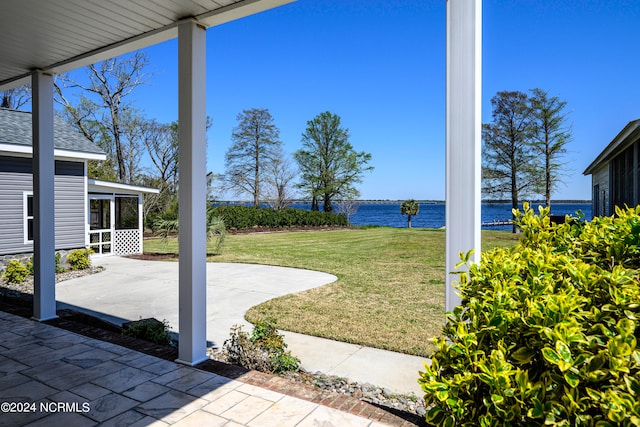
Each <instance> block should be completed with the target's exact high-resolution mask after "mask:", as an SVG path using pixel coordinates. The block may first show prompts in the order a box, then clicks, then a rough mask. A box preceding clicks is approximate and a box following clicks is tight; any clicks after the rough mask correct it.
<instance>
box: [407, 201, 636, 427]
mask: <svg viewBox="0 0 640 427" xmlns="http://www.w3.org/2000/svg"><path fill="white" fill-rule="evenodd" d="M516 215H517V224H518V226H519V227H520V229H521V230H522V231H523V236H524V238H523V239H522V242H521V243H520V244H519V245H517V246H516V247H514V248H512V249H510V250H507V249H502V248H497V249H494V250H493V251H491V252H489V253H486V254H483V256H482V259H481V261H480V263H479V264H473V265H469V273H468V274H466V273H463V274H461V275H460V281H459V284H458V289H459V292H460V295H461V297H462V305H461V306H459V307H456V308H455V310H454V311H453V313H447V320H448V323H447V324H446V326H445V328H444V336H445V337H446V338H439V339H436V340H435V343H436V346H437V350H436V351H435V353H434V354H433V356H432V363H431V365H430V366H426V365H425V372H421V374H420V379H419V382H420V383H421V386H422V389H423V390H424V391H425V393H426V395H425V401H426V404H427V408H428V412H427V415H426V419H427V422H428V423H430V424H432V425H450V426H453V425H456V426H471V425H480V426H535V425H557V426H574V425H576V426H578V425H579V426H582V425H584V426H618V425H621V426H639V425H640V405H638V401H639V400H640V349H639V348H638V347H637V344H638V340H639V339H640V325H639V318H640V285H639V283H640V207H638V208H636V209H626V210H622V209H618V210H617V212H616V216H615V217H610V218H596V219H594V220H593V221H591V222H583V221H581V220H579V219H575V218H567V221H566V222H565V223H564V224H559V225H556V224H552V223H551V221H550V219H549V210H548V209H541V210H540V215H539V216H536V215H535V214H534V213H533V211H532V210H531V209H529V207H528V206H526V205H525V208H524V213H520V212H517V214H516ZM467 259H468V258H467Z"/></svg>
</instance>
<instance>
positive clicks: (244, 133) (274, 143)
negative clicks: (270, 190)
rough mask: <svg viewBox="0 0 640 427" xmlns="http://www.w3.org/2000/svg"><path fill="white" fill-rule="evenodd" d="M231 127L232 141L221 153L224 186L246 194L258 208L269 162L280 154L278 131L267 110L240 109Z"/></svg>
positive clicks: (234, 191) (271, 162) (235, 192)
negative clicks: (223, 161) (224, 151)
mask: <svg viewBox="0 0 640 427" xmlns="http://www.w3.org/2000/svg"><path fill="white" fill-rule="evenodd" d="M237 120H238V126H236V127H235V128H234V129H233V133H232V134H231V140H232V141H233V144H232V145H231V147H229V149H228V150H227V153H226V156H225V168H226V173H225V179H226V183H227V188H228V189H229V190H231V191H232V192H233V193H234V194H236V195H239V194H243V193H247V194H250V195H251V196H252V197H253V206H254V207H256V208H257V207H259V206H260V201H261V198H262V196H263V195H264V194H263V193H264V190H263V188H262V184H263V183H264V181H265V179H266V177H265V175H266V173H267V170H268V168H269V165H271V164H273V162H274V161H276V159H277V157H278V155H279V154H280V153H281V150H280V147H281V146H282V142H281V141H280V139H279V138H280V131H279V130H278V128H277V127H276V125H275V124H274V123H273V117H272V116H271V113H269V110H268V109H260V108H253V109H250V110H243V111H242V113H240V114H238V116H237Z"/></svg>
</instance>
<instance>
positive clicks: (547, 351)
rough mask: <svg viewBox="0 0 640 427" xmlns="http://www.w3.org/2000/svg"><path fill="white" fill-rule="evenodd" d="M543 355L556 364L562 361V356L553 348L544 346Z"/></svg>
mask: <svg viewBox="0 0 640 427" xmlns="http://www.w3.org/2000/svg"><path fill="white" fill-rule="evenodd" d="M542 357H544V359H545V360H546V361H547V362H549V363H553V364H554V365H557V364H558V363H560V356H559V355H558V353H556V351H555V350H554V349H552V348H549V347H544V348H543V349H542Z"/></svg>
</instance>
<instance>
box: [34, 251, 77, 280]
mask: <svg viewBox="0 0 640 427" xmlns="http://www.w3.org/2000/svg"><path fill="white" fill-rule="evenodd" d="M61 259H62V255H60V252H56V253H55V269H56V273H64V272H65V271H67V270H65V268H64V267H63V266H62V264H61ZM26 267H27V270H28V271H29V275H30V276H33V257H31V258H29V259H28V260H27V263H26Z"/></svg>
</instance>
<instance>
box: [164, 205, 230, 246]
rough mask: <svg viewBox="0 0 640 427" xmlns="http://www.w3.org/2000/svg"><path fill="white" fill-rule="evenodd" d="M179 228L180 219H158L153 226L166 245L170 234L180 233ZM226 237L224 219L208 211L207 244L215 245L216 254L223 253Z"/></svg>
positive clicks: (211, 210)
mask: <svg viewBox="0 0 640 427" xmlns="http://www.w3.org/2000/svg"><path fill="white" fill-rule="evenodd" d="M178 228H179V221H178V218H174V219H163V218H158V219H156V220H155V222H154V224H153V229H154V230H155V231H154V232H155V233H156V234H157V235H159V236H160V238H161V239H162V240H163V242H164V243H165V244H166V243H167V242H168V239H169V235H170V234H173V233H178ZM226 235H227V230H226V227H225V224H224V221H223V220H222V218H219V217H217V216H216V215H215V212H214V211H213V209H211V208H209V209H207V242H208V243H211V244H213V247H214V249H213V253H214V254H220V253H222V245H223V243H224V239H225V237H226Z"/></svg>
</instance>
